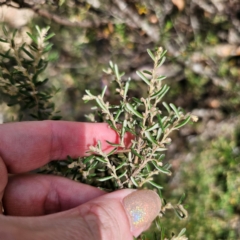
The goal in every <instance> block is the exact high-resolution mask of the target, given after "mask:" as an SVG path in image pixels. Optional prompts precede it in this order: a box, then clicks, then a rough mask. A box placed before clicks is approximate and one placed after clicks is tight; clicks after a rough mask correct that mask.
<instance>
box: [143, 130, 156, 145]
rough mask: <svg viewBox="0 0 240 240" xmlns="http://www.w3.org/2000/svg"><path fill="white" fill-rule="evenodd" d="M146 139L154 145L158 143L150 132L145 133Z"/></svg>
mask: <svg viewBox="0 0 240 240" xmlns="http://www.w3.org/2000/svg"><path fill="white" fill-rule="evenodd" d="M144 134H145V136H146V138H147V139H148V140H149V141H150V142H151V143H152V144H157V141H156V140H155V139H154V138H153V136H152V135H151V134H150V132H148V131H145V132H144Z"/></svg>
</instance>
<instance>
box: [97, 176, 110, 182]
mask: <svg viewBox="0 0 240 240" xmlns="http://www.w3.org/2000/svg"><path fill="white" fill-rule="evenodd" d="M112 178H113V176H107V177H103V178H98V181H99V182H105V181H107V180H110V179H112Z"/></svg>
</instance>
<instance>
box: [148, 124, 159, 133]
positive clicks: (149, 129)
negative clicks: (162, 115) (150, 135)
mask: <svg viewBox="0 0 240 240" xmlns="http://www.w3.org/2000/svg"><path fill="white" fill-rule="evenodd" d="M157 128H159V124H158V123H156V124H154V125H152V126H150V127H149V128H147V130H146V131H148V132H150V131H152V130H154V129H157Z"/></svg>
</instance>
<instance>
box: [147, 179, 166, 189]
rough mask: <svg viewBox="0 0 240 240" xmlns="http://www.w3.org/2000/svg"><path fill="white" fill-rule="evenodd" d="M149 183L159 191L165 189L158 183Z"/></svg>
mask: <svg viewBox="0 0 240 240" xmlns="http://www.w3.org/2000/svg"><path fill="white" fill-rule="evenodd" d="M148 183H150V184H151V185H152V186H154V187H156V188H158V189H163V187H162V186H160V185H158V184H157V183H155V182H153V181H148Z"/></svg>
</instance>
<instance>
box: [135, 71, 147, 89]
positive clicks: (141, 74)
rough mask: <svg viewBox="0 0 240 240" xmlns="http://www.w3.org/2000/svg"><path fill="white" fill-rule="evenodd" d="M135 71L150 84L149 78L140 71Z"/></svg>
mask: <svg viewBox="0 0 240 240" xmlns="http://www.w3.org/2000/svg"><path fill="white" fill-rule="evenodd" d="M136 73H137V75H138V76H139V77H140V78H141V79H142V80H143V81H144V82H145V83H146V84H147V85H149V86H150V82H149V80H148V79H147V78H146V77H145V75H144V74H143V73H142V72H140V71H136Z"/></svg>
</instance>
